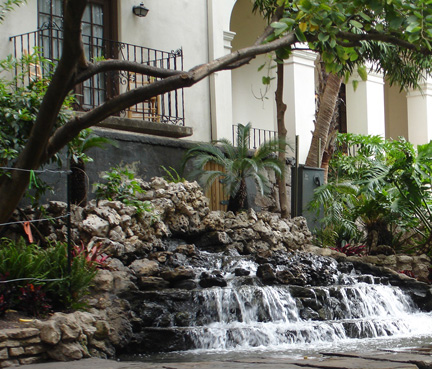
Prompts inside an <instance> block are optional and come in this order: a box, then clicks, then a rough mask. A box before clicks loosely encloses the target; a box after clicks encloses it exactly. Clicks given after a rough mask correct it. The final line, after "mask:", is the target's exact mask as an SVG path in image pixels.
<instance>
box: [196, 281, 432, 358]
mask: <svg viewBox="0 0 432 369" xmlns="http://www.w3.org/2000/svg"><path fill="white" fill-rule="evenodd" d="M329 289H330V288H324V287H322V288H321V290H322V291H324V292H325V293H326V297H327V298H326V300H329V301H330V299H331V298H330V293H329ZM339 292H340V295H341V305H342V306H343V307H344V309H342V310H341V311H339V312H338V313H335V315H337V316H336V317H335V318H336V319H332V320H325V321H316V320H304V319H301V318H300V315H299V311H298V308H297V306H296V303H295V300H294V299H293V298H292V297H291V294H290V293H289V290H288V288H286V287H283V286H278V287H270V286H267V287H257V286H242V287H240V288H229V287H227V288H211V289H207V290H205V291H203V295H202V298H201V300H202V302H201V304H202V309H203V310H204V311H208V312H211V311H214V312H216V313H215V314H212V315H208V316H207V318H208V322H207V324H206V325H204V326H196V327H190V335H191V337H192V338H193V341H194V342H195V345H196V347H198V348H200V349H201V350H206V351H211V350H216V351H226V350H228V351H231V350H236V351H239V350H240V351H245V350H246V351H247V350H252V349H253V350H254V351H255V350H256V349H265V350H270V351H280V350H284V351H285V350H287V349H291V350H292V349H296V350H301V349H310V346H311V345H313V346H314V348H318V347H322V348H324V347H329V346H331V345H334V344H341V343H343V342H347V343H348V341H352V340H353V339H357V341H358V339H364V338H369V339H370V338H389V337H392V338H393V339H395V338H405V337H420V336H427V335H430V334H431V329H430V328H431V327H432V315H431V314H426V313H421V312H418V311H416V310H415V309H414V307H413V306H414V305H413V303H412V301H411V300H410V299H409V298H408V297H407V296H405V295H404V294H403V293H402V291H401V290H400V289H399V288H397V287H391V286H383V285H369V284H365V283H358V284H355V285H352V286H344V287H343V288H340V289H339Z"/></svg>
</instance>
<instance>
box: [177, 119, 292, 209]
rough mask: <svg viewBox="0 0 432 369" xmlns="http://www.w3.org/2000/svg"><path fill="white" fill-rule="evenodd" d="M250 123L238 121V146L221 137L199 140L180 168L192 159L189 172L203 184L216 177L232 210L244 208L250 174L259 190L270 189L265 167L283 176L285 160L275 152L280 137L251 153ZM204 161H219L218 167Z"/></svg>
mask: <svg viewBox="0 0 432 369" xmlns="http://www.w3.org/2000/svg"><path fill="white" fill-rule="evenodd" d="M250 133H251V124H250V123H248V124H247V125H242V124H239V125H238V130H237V146H234V145H233V144H232V143H231V142H230V141H229V140H228V139H224V138H223V139H221V140H217V141H214V142H212V143H205V144H200V145H198V146H196V147H193V148H192V149H190V150H188V151H187V153H186V154H185V157H184V159H183V169H184V167H185V165H186V163H187V162H189V161H191V162H192V167H193V169H192V172H191V176H192V177H195V178H199V179H200V180H201V181H202V183H203V184H204V187H205V188H208V187H209V186H211V184H212V183H213V182H214V181H215V180H216V179H219V180H220V181H221V183H223V185H224V189H225V192H226V193H227V195H229V201H228V209H227V210H228V211H233V212H234V213H237V212H239V211H240V210H242V209H245V208H246V199H247V186H246V179H247V178H252V179H253V180H254V182H255V184H256V186H257V188H258V190H259V192H260V193H261V194H266V193H268V192H269V190H270V185H269V181H268V178H267V176H266V174H265V172H264V171H265V170H266V169H269V170H273V171H274V172H275V173H276V175H278V176H280V177H283V175H284V169H285V164H284V163H282V162H281V161H280V160H279V159H278V158H277V156H276V155H274V154H275V153H276V152H280V151H281V149H280V140H278V139H275V140H269V141H266V142H264V143H263V144H261V145H260V146H259V147H258V148H257V149H256V150H255V152H254V153H253V154H252V155H250V150H249V142H250ZM207 163H214V164H216V165H218V166H219V167H220V168H221V169H220V170H206V169H205V166H206V164H207Z"/></svg>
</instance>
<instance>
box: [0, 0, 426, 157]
mask: <svg viewBox="0 0 432 369" xmlns="http://www.w3.org/2000/svg"><path fill="white" fill-rule="evenodd" d="M144 3H145V4H143V5H144V6H145V7H146V8H148V9H149V12H148V14H147V16H145V17H138V16H137V15H135V14H134V13H133V7H134V6H139V5H140V0H89V6H88V8H87V10H86V13H85V15H84V19H83V34H84V44H85V45H86V53H87V54H88V58H89V59H96V58H98V57H105V58H106V57H112V58H116V57H124V58H128V59H129V60H136V61H139V62H147V63H153V64H154V65H157V66H162V67H164V68H175V69H185V70H188V69H190V68H192V67H194V66H196V65H199V64H203V63H207V62H208V61H210V60H213V59H215V58H218V57H221V56H223V55H226V54H227V53H230V52H232V51H235V50H238V49H240V48H242V47H245V46H249V45H251V44H253V42H254V41H255V40H256V38H257V37H258V36H259V34H260V33H261V32H262V30H263V29H264V27H265V22H264V20H263V19H262V18H261V17H260V16H259V15H257V14H252V2H251V0H145V2H144ZM61 24H62V0H28V2H27V4H25V5H22V6H21V7H19V8H17V9H16V10H14V11H13V12H10V13H8V14H7V16H6V19H5V21H4V22H3V23H2V24H1V25H0V30H1V32H0V35H1V36H0V37H1V43H0V57H1V58H4V57H6V56H7V55H9V54H12V55H14V54H15V55H17V56H19V55H20V54H22V53H25V52H29V53H30V52H32V49H33V47H34V46H38V47H41V48H42V49H43V53H44V55H46V56H47V57H48V58H54V59H55V58H56V57H58V56H59V55H58V51H59V50H61V32H62V31H61ZM41 30H43V33H41ZM35 32H36V33H35ZM38 32H39V33H38ZM17 35H32V36H31V37H33V40H34V41H31V37H30V36H25V37H24V38H23V37H21V38H19V37H18V38H17V37H14V36H17ZM26 37H27V38H28V40H26ZM86 40H87V41H86ZM107 40H108V41H107ZM108 44H109V45H114V46H110V50H111V51H110V53H106V51H102V50H107V49H108V48H107V46H106V45H108ZM146 53H147V54H146ZM144 54H146V55H144ZM269 62H270V58H269V57H268V56H266V55H263V56H259V57H257V58H256V59H254V60H253V61H252V62H250V63H249V64H248V65H246V66H243V67H242V68H239V69H236V70H232V71H223V72H218V73H215V74H213V75H212V76H210V77H209V78H207V79H205V80H204V81H201V82H200V83H198V84H196V85H194V86H192V87H191V88H188V89H185V90H184V91H180V92H177V93H175V94H173V95H169V96H168V95H167V96H161V97H157V98H155V99H152V101H148V102H145V103H143V106H142V107H138V108H137V110H136V111H135V110H132V111H130V112H127V113H125V114H126V116H127V117H129V118H139V115H140V114H143V116H142V117H143V118H144V120H150V121H152V122H154V123H160V124H163V123H166V124H174V125H179V124H180V125H185V126H187V127H191V128H192V132H193V134H192V136H191V137H189V138H188V139H192V140H193V141H210V140H215V139H220V138H228V139H231V138H232V137H233V132H234V131H235V125H236V124H238V123H242V124H246V123H248V122H250V123H251V124H252V126H253V128H254V135H255V136H254V137H253V140H254V142H253V143H252V144H251V146H252V147H254V146H257V145H258V143H259V142H260V141H262V140H263V139H265V138H266V137H269V136H271V135H273V134H274V133H275V131H276V108H275V102H274V92H275V87H276V86H275V84H276V82H275V80H274V79H272V80H271V82H270V85H268V86H267V85H263V83H262V77H263V76H266V77H270V78H273V77H275V75H274V73H275V72H274V71H275V69H274V68H271V63H269ZM261 65H265V66H264V68H262V69H261V70H260V71H258V69H259V67H260V66H261ZM284 68H285V88H284V91H285V92H284V101H285V103H286V104H287V111H286V126H287V130H288V139H289V141H290V142H291V144H293V143H294V138H295V136H298V137H299V161H300V163H303V162H304V161H305V158H306V156H307V152H308V150H309V145H310V141H311V132H312V131H313V129H314V115H315V93H316V92H315V81H316V78H315V55H314V53H312V52H308V51H295V52H294V53H293V55H292V57H291V58H290V59H289V60H287V61H286V62H285V65H284ZM36 73H37V71H36ZM123 77H124V78H123V80H122V78H121V76H120V77H119V76H114V77H113V76H101V77H98V78H97V79H95V80H91V81H89V82H88V83H87V84H84V85H83V86H82V87H81V89H80V90H79V91H78V94H79V96H80V98H81V100H80V104H81V105H80V106H81V107H82V109H84V110H85V109H90V108H91V107H93V106H96V105H97V104H99V103H102V102H103V101H104V99H106V98H108V97H109V94H110V93H112V92H110V90H109V88H111V89H112V91H117V92H122V91H124V89H127V88H133V87H134V86H138V85H142V84H145V83H151V82H152V79H151V78H147V77H141V76H139V77H138V76H132V77H131V76H130V75H128V76H126V77H125V76H123ZM355 78H356V77H355V76H353V79H355ZM431 86H432V84H431V83H430V81H429V80H426V81H425V82H424V83H423V84H422V91H407V92H400V91H399V88H398V87H397V86H393V87H390V86H388V84H386V83H385V81H384V79H383V77H382V76H381V75H379V74H375V73H370V74H369V76H368V79H367V81H360V82H359V84H358V87H357V89H356V90H354V89H353V87H352V84H350V83H349V84H347V86H346V88H345V91H346V96H345V101H344V104H345V109H344V110H346V130H347V131H349V132H353V133H362V134H378V135H382V136H384V137H386V138H396V137H398V136H404V137H405V138H407V139H408V140H410V141H411V142H413V143H414V144H422V143H426V142H428V141H429V140H430V139H431V138H432V111H431V108H430V107H432V105H431V102H430V100H431V99H432V94H431V92H432V87H431ZM136 113H138V114H137V116H136ZM141 119H142V118H141Z"/></svg>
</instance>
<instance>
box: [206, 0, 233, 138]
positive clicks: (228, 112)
mask: <svg viewBox="0 0 432 369" xmlns="http://www.w3.org/2000/svg"><path fill="white" fill-rule="evenodd" d="M235 1H236V0H222V1H221V0H208V37H209V60H214V59H217V58H219V57H221V56H223V55H227V54H229V53H230V52H231V41H232V40H233V38H234V36H235V33H234V32H230V31H229V30H228V29H229V19H230V16H231V11H232V8H233V6H234V4H235ZM210 96H211V97H210V107H211V127H212V134H211V138H212V139H213V140H217V139H221V138H227V139H231V138H232V119H233V112H232V82H231V71H223V72H217V73H213V74H212V75H211V76H210Z"/></svg>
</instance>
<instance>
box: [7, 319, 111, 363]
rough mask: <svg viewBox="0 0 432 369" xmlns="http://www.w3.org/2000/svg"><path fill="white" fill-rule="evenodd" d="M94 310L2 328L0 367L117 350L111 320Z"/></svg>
mask: <svg viewBox="0 0 432 369" xmlns="http://www.w3.org/2000/svg"><path fill="white" fill-rule="evenodd" d="M96 317H97V316H95V315H94V314H90V313H86V312H82V311H78V312H75V313H72V314H63V313H55V314H54V315H53V316H52V317H50V319H48V320H45V321H41V320H37V319H35V320H28V321H27V320H26V322H22V323H20V324H21V325H22V328H11V329H4V330H2V331H1V332H0V368H5V367H9V366H16V365H25V364H33V363H38V362H45V361H47V360H54V361H69V360H79V359H82V358H85V357H91V356H96V357H108V356H112V355H113V354H114V349H113V348H112V346H110V345H109V344H107V341H106V338H107V337H108V329H107V327H108V326H109V324H108V323H107V322H106V321H104V320H102V319H97V318H96Z"/></svg>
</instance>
